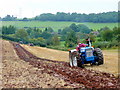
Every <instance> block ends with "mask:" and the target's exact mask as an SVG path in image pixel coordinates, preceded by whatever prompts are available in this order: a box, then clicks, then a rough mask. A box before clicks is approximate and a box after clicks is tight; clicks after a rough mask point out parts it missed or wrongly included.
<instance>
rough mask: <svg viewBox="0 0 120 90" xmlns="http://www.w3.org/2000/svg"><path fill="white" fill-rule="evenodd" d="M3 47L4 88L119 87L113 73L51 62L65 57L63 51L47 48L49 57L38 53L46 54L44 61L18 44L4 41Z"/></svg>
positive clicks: (66, 63)
mask: <svg viewBox="0 0 120 90" xmlns="http://www.w3.org/2000/svg"><path fill="white" fill-rule="evenodd" d="M12 45H13V46H12ZM2 47H3V49H2V51H3V59H2V62H3V71H2V82H3V85H2V86H3V87H4V88H12V87H15V88H17V87H19V88H25V87H26V88H72V87H74V88H120V85H119V83H118V80H119V79H118V78H116V77H114V75H112V74H109V73H105V72H99V71H93V70H88V69H82V68H79V67H70V66H69V63H68V62H63V61H62V60H63V59H54V58H57V57H58V58H60V57H62V55H63V56H64V57H66V56H65V55H64V53H63V51H61V52H59V51H54V50H53V51H52V50H51V49H48V51H51V52H49V53H51V54H49V53H47V52H42V51H41V54H42V53H44V54H45V55H46V57H44V58H43V57H42V56H39V57H38V56H37V55H38V54H37V55H34V54H32V53H31V52H29V50H28V51H27V50H26V49H24V48H23V47H22V46H21V45H19V44H17V43H13V42H11V43H9V42H8V41H3V46H2ZM13 47H14V48H13ZM24 47H28V46H24ZM32 48H35V47H30V49H31V51H33V49H32ZM45 50H46V49H44V51H45ZM38 51H40V50H38ZM54 52H55V53H54ZM57 52H59V54H60V55H59V54H58V53H57ZM39 53H40V52H39ZM65 53H67V52H65ZM52 54H54V55H55V57H53V56H52ZM42 55H43V54H42ZM49 55H51V57H49ZM47 56H48V57H49V58H48V59H47ZM56 60H59V61H56ZM65 60H68V59H65ZM87 67H89V66H87Z"/></svg>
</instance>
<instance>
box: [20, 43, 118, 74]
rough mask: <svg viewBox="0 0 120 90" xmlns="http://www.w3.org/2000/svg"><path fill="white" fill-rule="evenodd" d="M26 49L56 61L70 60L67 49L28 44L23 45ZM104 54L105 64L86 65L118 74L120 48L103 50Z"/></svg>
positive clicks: (88, 67)
mask: <svg viewBox="0 0 120 90" xmlns="http://www.w3.org/2000/svg"><path fill="white" fill-rule="evenodd" d="M22 46H23V47H24V48H25V49H27V50H28V51H29V52H31V53H32V54H34V55H36V56H37V57H41V58H46V59H51V60H56V61H65V62H69V53H68V52H66V51H59V50H53V49H48V48H43V47H37V46H33V47H31V46H27V45H22ZM103 55H104V62H105V63H104V64H103V65H100V66H90V65H89V64H88V65H86V66H85V67H86V68H87V69H93V70H97V71H102V72H108V73H111V74H114V75H115V76H118V68H119V67H118V50H117V49H116V50H103Z"/></svg>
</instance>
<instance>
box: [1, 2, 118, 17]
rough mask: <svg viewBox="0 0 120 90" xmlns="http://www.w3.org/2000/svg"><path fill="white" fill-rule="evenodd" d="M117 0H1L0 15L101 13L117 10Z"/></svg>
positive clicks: (30, 15) (27, 15) (32, 15)
mask: <svg viewBox="0 0 120 90" xmlns="http://www.w3.org/2000/svg"><path fill="white" fill-rule="evenodd" d="M118 2H119V0H1V2H0V17H5V16H6V15H14V16H16V17H18V18H23V17H27V18H32V17H35V16H37V15H40V14H42V13H53V14H55V13H56V12H65V13H73V12H77V13H86V14H89V13H102V12H109V11H118Z"/></svg>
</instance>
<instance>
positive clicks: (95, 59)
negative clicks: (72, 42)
mask: <svg viewBox="0 0 120 90" xmlns="http://www.w3.org/2000/svg"><path fill="white" fill-rule="evenodd" d="M69 60H70V66H75V67H84V64H91V65H101V64H103V63H104V58H103V54H102V51H101V49H100V48H95V49H94V48H93V47H91V45H90V46H87V47H81V48H80V51H79V52H78V51H77V50H76V49H73V50H70V51H69Z"/></svg>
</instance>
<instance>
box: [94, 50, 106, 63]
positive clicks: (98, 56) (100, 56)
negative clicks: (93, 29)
mask: <svg viewBox="0 0 120 90" xmlns="http://www.w3.org/2000/svg"><path fill="white" fill-rule="evenodd" d="M93 54H94V56H96V65H101V64H104V58H103V53H102V51H101V49H100V48H96V49H94V53H93Z"/></svg>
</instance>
